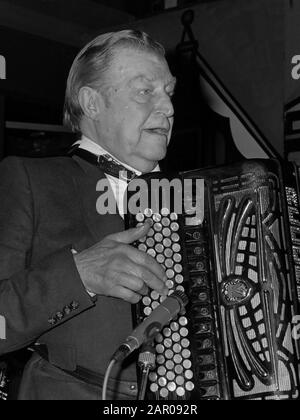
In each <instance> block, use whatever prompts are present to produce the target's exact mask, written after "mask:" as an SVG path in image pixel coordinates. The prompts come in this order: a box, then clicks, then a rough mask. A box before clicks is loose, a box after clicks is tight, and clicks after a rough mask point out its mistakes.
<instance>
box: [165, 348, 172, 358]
mask: <svg viewBox="0 0 300 420" xmlns="http://www.w3.org/2000/svg"><path fill="white" fill-rule="evenodd" d="M165 357H166V359H172V358H173V357H174V353H173V351H172V350H171V349H168V350H166V351H165Z"/></svg>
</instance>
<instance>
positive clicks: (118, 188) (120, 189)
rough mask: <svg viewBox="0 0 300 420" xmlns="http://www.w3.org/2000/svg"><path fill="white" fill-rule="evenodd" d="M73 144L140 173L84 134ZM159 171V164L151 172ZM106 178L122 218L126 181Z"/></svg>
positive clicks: (110, 176) (138, 173) (109, 176)
mask: <svg viewBox="0 0 300 420" xmlns="http://www.w3.org/2000/svg"><path fill="white" fill-rule="evenodd" d="M75 144H79V148H80V149H84V150H87V151H88V152H90V153H93V154H94V155H97V156H100V155H104V154H108V155H110V156H111V157H112V158H113V159H114V160H116V161H117V162H118V163H120V164H121V165H123V166H124V167H125V168H127V169H128V170H130V171H132V172H135V173H136V174H137V175H141V174H142V173H141V172H139V171H137V170H136V169H134V168H132V167H131V166H129V165H127V164H125V163H123V162H121V161H120V160H119V159H117V158H116V157H115V156H113V155H112V154H111V153H109V152H107V151H106V150H105V149H104V148H103V147H102V146H100V145H99V144H97V143H95V142H94V141H93V140H91V139H89V138H88V137H86V136H82V137H81V139H80V140H78V141H77V142H76V143H75ZM157 171H159V165H157V166H156V167H155V168H154V169H153V171H152V172H157ZM105 176H106V177H107V179H108V180H109V183H110V185H111V188H112V190H113V193H114V197H115V199H116V202H117V206H118V209H119V213H120V216H121V217H122V218H123V219H124V205H123V200H124V194H125V191H126V188H127V185H128V184H127V182H126V181H125V180H123V179H120V178H116V177H114V176H112V175H108V174H105Z"/></svg>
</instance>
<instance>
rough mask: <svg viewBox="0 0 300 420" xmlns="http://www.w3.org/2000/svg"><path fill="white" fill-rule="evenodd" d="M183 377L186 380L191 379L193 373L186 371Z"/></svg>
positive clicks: (189, 370)
mask: <svg viewBox="0 0 300 420" xmlns="http://www.w3.org/2000/svg"><path fill="white" fill-rule="evenodd" d="M184 376H185V378H186V379H189V380H190V379H192V378H193V376H194V374H193V371H192V370H191V369H188V370H186V371H185V372H184Z"/></svg>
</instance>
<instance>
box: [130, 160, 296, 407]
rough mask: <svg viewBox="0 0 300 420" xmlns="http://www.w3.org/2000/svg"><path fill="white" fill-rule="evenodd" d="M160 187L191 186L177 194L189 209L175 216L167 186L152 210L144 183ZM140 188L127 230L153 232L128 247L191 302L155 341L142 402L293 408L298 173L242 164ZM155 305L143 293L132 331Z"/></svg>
mask: <svg viewBox="0 0 300 420" xmlns="http://www.w3.org/2000/svg"><path fill="white" fill-rule="evenodd" d="M158 178H159V180H160V181H162V180H167V181H169V182H170V181H172V180H174V179H175V178H176V179H179V180H180V182H181V184H182V185H183V189H184V181H186V180H190V181H191V182H192V184H193V185H192V187H191V188H189V191H188V192H187V193H186V192H184V191H183V190H182V191H181V192H180V193H181V194H182V197H181V198H182V201H183V202H185V204H186V202H189V203H190V204H191V205H190V208H189V209H187V208H186V206H182V208H183V211H182V212H177V211H176V208H175V207H176V206H175V205H174V202H172V200H174V201H175V199H177V201H178V193H179V191H174V188H173V191H171V193H170V191H166V185H167V184H164V188H161V189H160V191H159V192H158V193H157V194H156V195H155V194H153V191H152V201H151V199H150V195H151V188H152V187H151V185H152V184H151V181H152V180H153V179H158ZM142 179H143V180H144V181H145V182H146V184H147V185H148V186H149V192H148V194H149V205H148V206H147V207H146V208H141V209H140V210H139V211H138V212H137V214H131V213H128V216H127V223H128V226H129V227H132V226H135V225H136V224H138V223H143V221H144V220H145V219H151V220H152V228H151V229H150V231H149V233H148V235H147V237H146V238H142V240H141V241H139V242H138V243H136V244H135V246H137V247H138V248H139V249H140V250H141V251H144V252H148V253H149V254H150V255H151V256H152V257H153V258H155V259H156V260H157V261H158V262H159V263H160V264H162V265H163V266H164V268H165V270H166V274H167V278H168V280H167V286H168V287H169V289H170V293H172V291H173V290H183V291H184V292H185V293H186V294H187V296H188V298H189V303H188V306H187V310H186V314H184V315H180V317H178V318H177V319H174V320H173V321H172V322H171V324H170V325H169V326H166V327H165V328H164V329H163V331H161V332H160V334H158V335H157V336H156V338H155V349H156V368H155V370H154V371H152V372H151V373H150V375H149V381H148V392H147V398H149V399H173V400H174V399H195V400H201V399H232V400H234V399H249V400H251V399H252V400H254V399H298V398H299V389H300V388H299V342H298V340H299V337H298V336H297V324H298V323H299V321H300V317H299V296H300V293H299V290H300V278H299V277H300V270H299V263H300V259H299V256H300V240H299V239H298V236H299V232H300V217H299V206H298V205H299V203H298V191H297V179H298V175H297V168H296V167H295V166H294V167H293V166H290V167H285V168H282V167H281V165H280V164H279V163H278V162H277V161H274V160H253V161H252V160H249V161H244V162H241V163H238V164H235V165H231V166H230V167H219V168H212V169H203V170H195V171H190V172H185V173H180V174H172V175H170V174H163V173H152V174H147V175H144V176H142ZM197 180H204V183H203V185H204V187H203V191H201V206H203V212H202V211H200V212H198V215H195V214H193V211H194V212H197V208H196V205H198V206H199V202H198V204H197V200H196V196H197V192H198V193H199V191H197V189H199V188H200V187H199V185H201V184H198V183H197V182H196V181H197ZM129 185H130V184H129ZM162 185H163V184H162ZM174 185H175V184H174ZM177 185H179V184H177ZM165 194H168V197H167V199H166V197H164V196H165ZM153 197H156V199H155V203H153ZM128 199H130V193H129V195H128ZM198 199H199V195H198ZM166 202H168V205H167V206H166V204H165V203H166ZM177 204H178V203H177ZM191 209H192V210H191ZM202 213H203V214H202ZM199 214H200V216H199ZM299 238H300V236H299ZM161 300H162V298H161V297H160V296H159V295H158V294H157V293H155V292H154V291H150V294H149V296H146V297H144V298H143V299H142V301H141V302H140V304H138V305H137V306H136V307H135V308H134V322H135V323H139V322H141V321H142V320H143V318H144V317H146V316H148V315H149V314H150V313H151V311H152V310H153V309H154V308H155V307H156V306H157V305H159V303H160V302H161ZM299 330H300V328H299Z"/></svg>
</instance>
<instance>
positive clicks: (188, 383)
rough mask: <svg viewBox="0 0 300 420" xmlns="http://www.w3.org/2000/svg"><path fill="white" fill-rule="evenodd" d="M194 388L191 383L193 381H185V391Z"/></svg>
mask: <svg viewBox="0 0 300 420" xmlns="http://www.w3.org/2000/svg"><path fill="white" fill-rule="evenodd" d="M194 388H195V385H194V384H193V382H191V381H187V383H186V384H185V389H186V390H187V391H193V389H194Z"/></svg>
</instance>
